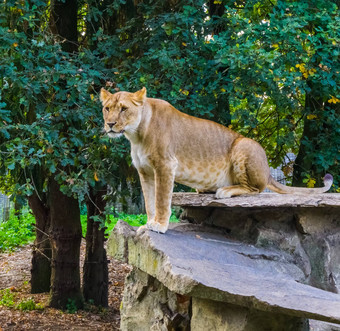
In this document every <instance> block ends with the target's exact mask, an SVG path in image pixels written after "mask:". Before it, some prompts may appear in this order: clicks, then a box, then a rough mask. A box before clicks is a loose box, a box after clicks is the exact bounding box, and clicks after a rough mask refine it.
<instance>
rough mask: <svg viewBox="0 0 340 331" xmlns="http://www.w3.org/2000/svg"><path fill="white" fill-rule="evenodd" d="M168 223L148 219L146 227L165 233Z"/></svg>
mask: <svg viewBox="0 0 340 331" xmlns="http://www.w3.org/2000/svg"><path fill="white" fill-rule="evenodd" d="M168 226H169V225H168V224H161V223H159V222H157V221H154V220H152V221H149V222H147V223H146V227H147V228H148V229H149V230H151V231H154V232H158V233H165V232H166V230H168Z"/></svg>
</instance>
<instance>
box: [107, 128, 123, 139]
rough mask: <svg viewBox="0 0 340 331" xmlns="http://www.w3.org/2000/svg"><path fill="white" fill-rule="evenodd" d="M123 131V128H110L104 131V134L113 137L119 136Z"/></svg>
mask: <svg viewBox="0 0 340 331" xmlns="http://www.w3.org/2000/svg"><path fill="white" fill-rule="evenodd" d="M124 132H125V130H120V131H113V130H112V129H111V130H109V131H106V134H107V135H108V136H111V137H114V136H120V135H121V134H123V133H124Z"/></svg>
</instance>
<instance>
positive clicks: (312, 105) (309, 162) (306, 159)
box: [292, 93, 324, 186]
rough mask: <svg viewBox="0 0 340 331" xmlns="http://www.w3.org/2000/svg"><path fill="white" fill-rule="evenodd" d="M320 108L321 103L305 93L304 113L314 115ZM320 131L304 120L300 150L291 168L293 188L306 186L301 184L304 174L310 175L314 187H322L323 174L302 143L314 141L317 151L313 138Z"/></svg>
mask: <svg viewBox="0 0 340 331" xmlns="http://www.w3.org/2000/svg"><path fill="white" fill-rule="evenodd" d="M321 108H322V101H321V100H318V99H317V98H315V97H314V96H313V93H307V94H306V101H305V113H306V114H315V113H317V112H318V110H319V111H320V109H321ZM320 124H321V123H320ZM321 131H322V127H321V126H315V125H313V122H312V121H311V120H308V119H307V118H305V120H304V126H303V133H302V137H301V143H300V148H299V152H298V155H297V157H296V159H295V163H294V167H293V182H292V184H293V186H306V184H304V183H303V179H304V177H305V176H304V174H306V173H308V174H310V175H311V176H312V177H313V178H315V179H316V180H317V182H316V186H322V181H321V177H322V176H323V175H324V174H322V173H321V172H320V171H318V170H322V169H318V167H316V165H315V164H313V159H312V156H311V151H310V148H308V146H307V145H305V144H304V143H303V140H304V138H307V139H309V140H314V144H313V150H314V151H317V150H319V146H318V143H317V141H316V140H315V138H316V137H317V136H318V134H319V133H321Z"/></svg>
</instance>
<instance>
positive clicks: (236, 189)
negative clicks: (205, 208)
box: [216, 185, 259, 199]
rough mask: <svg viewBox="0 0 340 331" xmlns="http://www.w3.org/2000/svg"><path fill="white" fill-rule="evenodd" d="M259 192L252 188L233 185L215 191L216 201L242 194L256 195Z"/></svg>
mask: <svg viewBox="0 0 340 331" xmlns="http://www.w3.org/2000/svg"><path fill="white" fill-rule="evenodd" d="M257 193H259V190H258V189H256V188H253V187H247V186H242V185H233V186H226V187H220V188H219V189H218V190H217V191H216V198H217V199H224V198H231V197H235V196H238V195H243V194H257Z"/></svg>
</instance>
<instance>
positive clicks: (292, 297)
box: [108, 221, 340, 324]
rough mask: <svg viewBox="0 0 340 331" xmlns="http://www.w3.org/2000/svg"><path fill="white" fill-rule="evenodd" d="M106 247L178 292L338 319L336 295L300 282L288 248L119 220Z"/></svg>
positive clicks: (192, 227) (189, 227)
mask: <svg viewBox="0 0 340 331" xmlns="http://www.w3.org/2000/svg"><path fill="white" fill-rule="evenodd" d="M108 253H109V254H111V255H113V256H116V257H118V258H123V259H124V260H125V261H126V262H128V263H129V264H131V265H133V266H135V267H137V268H139V269H141V270H142V271H144V272H146V273H148V274H149V275H151V276H153V277H155V278H156V279H158V280H159V281H160V282H162V283H163V284H164V285H165V286H166V287H167V288H168V289H170V290H171V291H173V292H175V293H179V294H182V295H190V296H192V297H198V298H202V299H210V300H215V301H221V302H226V303H229V304H234V305H238V306H243V307H247V308H254V309H257V310H261V311H268V312H274V313H280V314H285V315H289V316H296V317H301V318H310V319H316V320H322V321H326V322H331V323H338V324H340V295H339V294H335V293H331V292H327V291H324V290H320V289H318V288H314V287H312V286H308V285H305V284H303V282H304V277H305V276H304V273H303V272H302V271H301V270H300V269H299V268H298V267H297V266H296V264H295V261H294V260H293V259H292V257H291V256H290V255H288V254H285V253H283V252H281V251H276V250H274V249H263V248H258V247H255V246H252V245H249V244H245V243H242V242H238V241H235V240H231V239H228V238H227V237H226V236H225V235H221V234H219V233H218V232H217V233H214V231H209V230H208V229H207V228H203V227H201V226H198V225H189V224H188V225H184V224H182V225H177V226H175V227H174V228H173V229H170V230H168V231H167V233H166V234H165V235H162V234H158V233H155V232H151V231H148V230H146V231H145V232H144V233H142V234H138V235H137V234H136V232H135V229H134V228H132V227H130V226H129V225H127V224H126V223H125V222H123V221H119V222H118V223H117V225H116V227H115V229H114V231H113V232H112V234H111V237H110V239H109V243H108Z"/></svg>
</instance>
